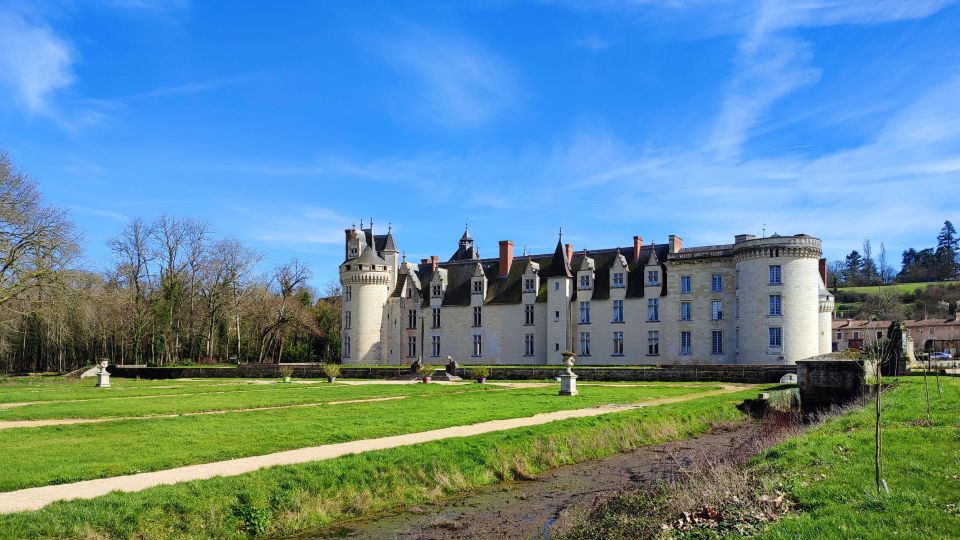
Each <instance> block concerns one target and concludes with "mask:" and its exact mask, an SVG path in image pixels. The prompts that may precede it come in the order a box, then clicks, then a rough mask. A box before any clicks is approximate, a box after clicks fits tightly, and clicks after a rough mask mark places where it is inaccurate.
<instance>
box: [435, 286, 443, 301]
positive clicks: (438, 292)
mask: <svg viewBox="0 0 960 540" xmlns="http://www.w3.org/2000/svg"><path fill="white" fill-rule="evenodd" d="M442 292H443V287H441V286H440V285H439V284H437V285H434V286H433V297H434V298H437V297H439V296H440V294H441V293H442Z"/></svg>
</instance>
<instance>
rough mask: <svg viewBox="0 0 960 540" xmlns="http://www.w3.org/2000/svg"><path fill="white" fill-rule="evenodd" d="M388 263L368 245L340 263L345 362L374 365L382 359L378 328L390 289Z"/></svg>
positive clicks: (343, 358)
mask: <svg viewBox="0 0 960 540" xmlns="http://www.w3.org/2000/svg"><path fill="white" fill-rule="evenodd" d="M392 276H393V274H392V273H391V270H390V265H389V264H388V263H387V262H386V261H384V260H383V259H382V258H381V257H380V256H379V255H377V252H376V251H374V250H373V249H372V248H371V247H370V246H366V247H364V250H363V252H362V253H361V254H360V256H359V257H356V258H353V259H348V260H347V261H344V263H343V264H341V265H340V284H341V286H342V287H343V291H344V301H343V314H342V318H343V327H344V328H343V345H342V346H343V348H342V361H343V363H345V364H375V363H380V362H381V361H382V360H383V351H382V350H381V345H380V343H381V327H382V324H383V313H384V307H385V306H386V303H387V298H389V296H390V293H391V292H392V288H393V278H392Z"/></svg>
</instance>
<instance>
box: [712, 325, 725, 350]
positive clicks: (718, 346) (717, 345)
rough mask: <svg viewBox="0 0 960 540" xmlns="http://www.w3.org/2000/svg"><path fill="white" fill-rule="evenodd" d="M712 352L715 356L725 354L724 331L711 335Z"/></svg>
mask: <svg viewBox="0 0 960 540" xmlns="http://www.w3.org/2000/svg"><path fill="white" fill-rule="evenodd" d="M710 341H711V346H710V352H711V353H713V354H723V331H722V330H714V331H713V332H711V334H710Z"/></svg>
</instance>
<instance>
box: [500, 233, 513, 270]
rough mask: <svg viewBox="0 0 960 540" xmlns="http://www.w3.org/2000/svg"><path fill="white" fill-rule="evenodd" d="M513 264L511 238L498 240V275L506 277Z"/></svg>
mask: <svg viewBox="0 0 960 540" xmlns="http://www.w3.org/2000/svg"><path fill="white" fill-rule="evenodd" d="M512 265H513V240H501V241H500V274H499V275H500V277H502V278H504V277H507V274H509V273H510V267H511V266H512Z"/></svg>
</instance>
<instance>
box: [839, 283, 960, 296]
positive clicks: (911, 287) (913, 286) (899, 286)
mask: <svg viewBox="0 0 960 540" xmlns="http://www.w3.org/2000/svg"><path fill="white" fill-rule="evenodd" d="M958 284H960V281H932V282H926V281H921V282H917V283H893V284H890V285H882V286H881V288H882V289H883V290H886V291H889V290H892V291H894V292H896V293H897V294H906V293H912V292H913V291H915V290H917V289H926V288H927V287H930V286H931V285H941V286H945V285H958ZM831 290H832V289H831ZM839 290H841V291H846V292H855V293H861V294H877V286H876V285H871V286H866V287H840V289H839Z"/></svg>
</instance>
